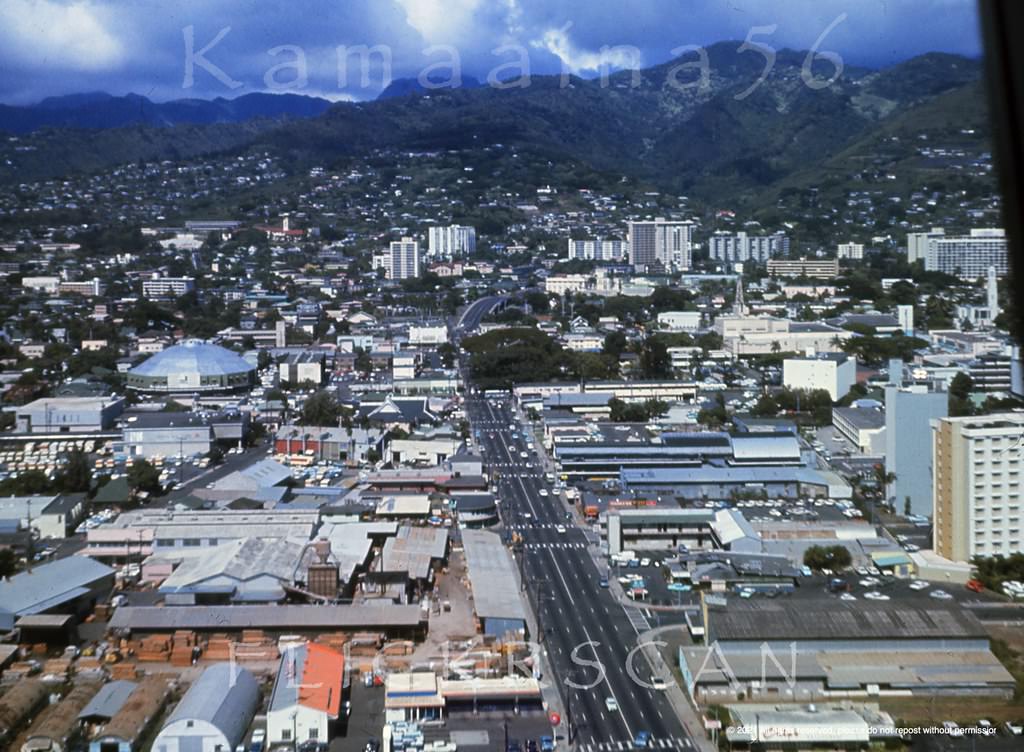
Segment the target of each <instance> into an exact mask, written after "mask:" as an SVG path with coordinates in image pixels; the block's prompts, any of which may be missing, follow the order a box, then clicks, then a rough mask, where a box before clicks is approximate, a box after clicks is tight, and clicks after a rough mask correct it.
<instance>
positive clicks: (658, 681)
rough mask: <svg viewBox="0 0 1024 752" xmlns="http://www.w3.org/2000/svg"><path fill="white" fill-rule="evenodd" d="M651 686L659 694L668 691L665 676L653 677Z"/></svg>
mask: <svg viewBox="0 0 1024 752" xmlns="http://www.w3.org/2000/svg"><path fill="white" fill-rule="evenodd" d="M651 686H652V687H654V688H655V689H656V690H658V691H659V692H664V691H665V690H666V689H668V682H667V681H665V677H664V676H652V677H651Z"/></svg>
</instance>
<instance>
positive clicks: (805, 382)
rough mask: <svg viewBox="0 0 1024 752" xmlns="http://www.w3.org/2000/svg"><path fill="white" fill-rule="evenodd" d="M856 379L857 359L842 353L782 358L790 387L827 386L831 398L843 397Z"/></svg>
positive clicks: (783, 379) (834, 399)
mask: <svg viewBox="0 0 1024 752" xmlns="http://www.w3.org/2000/svg"><path fill="white" fill-rule="evenodd" d="M856 381H857V359H856V358H852V357H847V356H846V355H843V354H839V353H837V354H829V355H818V356H815V357H808V358H786V359H785V360H783V361H782V383H783V385H784V386H786V387H788V388H790V389H807V390H812V389H824V390H825V391H826V392H828V394H829V396H830V397H831V398H832V401H833V402H835V401H836V400H839V399H842V398H843V397H845V396H846V395H847V393H848V392H849V391H850V387H852V386H853V385H854V383H855V382H856Z"/></svg>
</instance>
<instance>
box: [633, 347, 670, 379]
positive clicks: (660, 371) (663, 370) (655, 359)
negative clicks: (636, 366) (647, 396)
mask: <svg viewBox="0 0 1024 752" xmlns="http://www.w3.org/2000/svg"><path fill="white" fill-rule="evenodd" d="M640 373H641V375H642V376H643V377H644V378H645V379H666V378H669V377H671V376H672V357H671V356H670V355H669V354H668V347H666V346H665V341H664V340H663V339H661V338H660V337H648V338H647V339H645V340H644V343H643V345H642V346H641V348H640Z"/></svg>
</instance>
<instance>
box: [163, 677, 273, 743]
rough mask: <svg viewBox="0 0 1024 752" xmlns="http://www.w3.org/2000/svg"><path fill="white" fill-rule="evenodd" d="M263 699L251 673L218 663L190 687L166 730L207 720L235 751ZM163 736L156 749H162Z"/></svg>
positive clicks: (165, 725) (171, 716)
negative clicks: (160, 743) (181, 722)
mask: <svg viewBox="0 0 1024 752" xmlns="http://www.w3.org/2000/svg"><path fill="white" fill-rule="evenodd" d="M259 699H260V689H259V685H258V684H257V683H256V679H255V678H254V677H253V675H252V674H251V673H249V672H248V671H247V670H246V669H244V668H241V667H239V666H238V665H236V664H233V663H215V664H213V665H212V666H210V667H209V668H207V669H206V670H205V671H203V673H202V675H201V676H200V677H199V678H198V679H197V680H196V681H195V682H194V683H193V684H192V686H191V687H189V688H188V692H186V693H185V696H184V697H182V698H181V702H179V703H178V705H177V707H175V708H174V711H173V712H172V713H171V715H170V716H169V717H168V718H167V722H166V723H164V730H170V727H171V726H172V725H173V724H175V723H176V722H178V721H205V722H207V723H209V724H211V725H212V726H214V727H215V728H216V729H217V730H218V731H220V732H221V733H222V734H224V738H225V739H227V740H228V742H229V743H230V744H231V749H234V747H235V745H236V744H238V742H240V741H241V740H242V737H243V736H244V735H245V731H246V729H247V728H248V727H249V722H250V721H251V720H252V717H253V714H254V713H255V712H256V706H257V704H258V703H259ZM163 735H164V732H163V731H161V732H160V736H163ZM175 735H177V734H175ZM160 736H158V737H157V743H154V744H153V748H154V749H160V745H159V743H158V742H159V740H160Z"/></svg>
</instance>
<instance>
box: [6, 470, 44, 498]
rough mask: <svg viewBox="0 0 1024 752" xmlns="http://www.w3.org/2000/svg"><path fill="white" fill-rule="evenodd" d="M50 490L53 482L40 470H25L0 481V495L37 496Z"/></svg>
mask: <svg viewBox="0 0 1024 752" xmlns="http://www.w3.org/2000/svg"><path fill="white" fill-rule="evenodd" d="M52 490H53V484H52V483H50V480H49V478H47V477H46V474H45V473H43V472H42V471H41V470H27V471H26V472H23V473H20V474H19V475H18V477H17V478H7V479H5V480H4V481H0V496H37V495H39V494H45V493H50V492H51V491H52Z"/></svg>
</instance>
